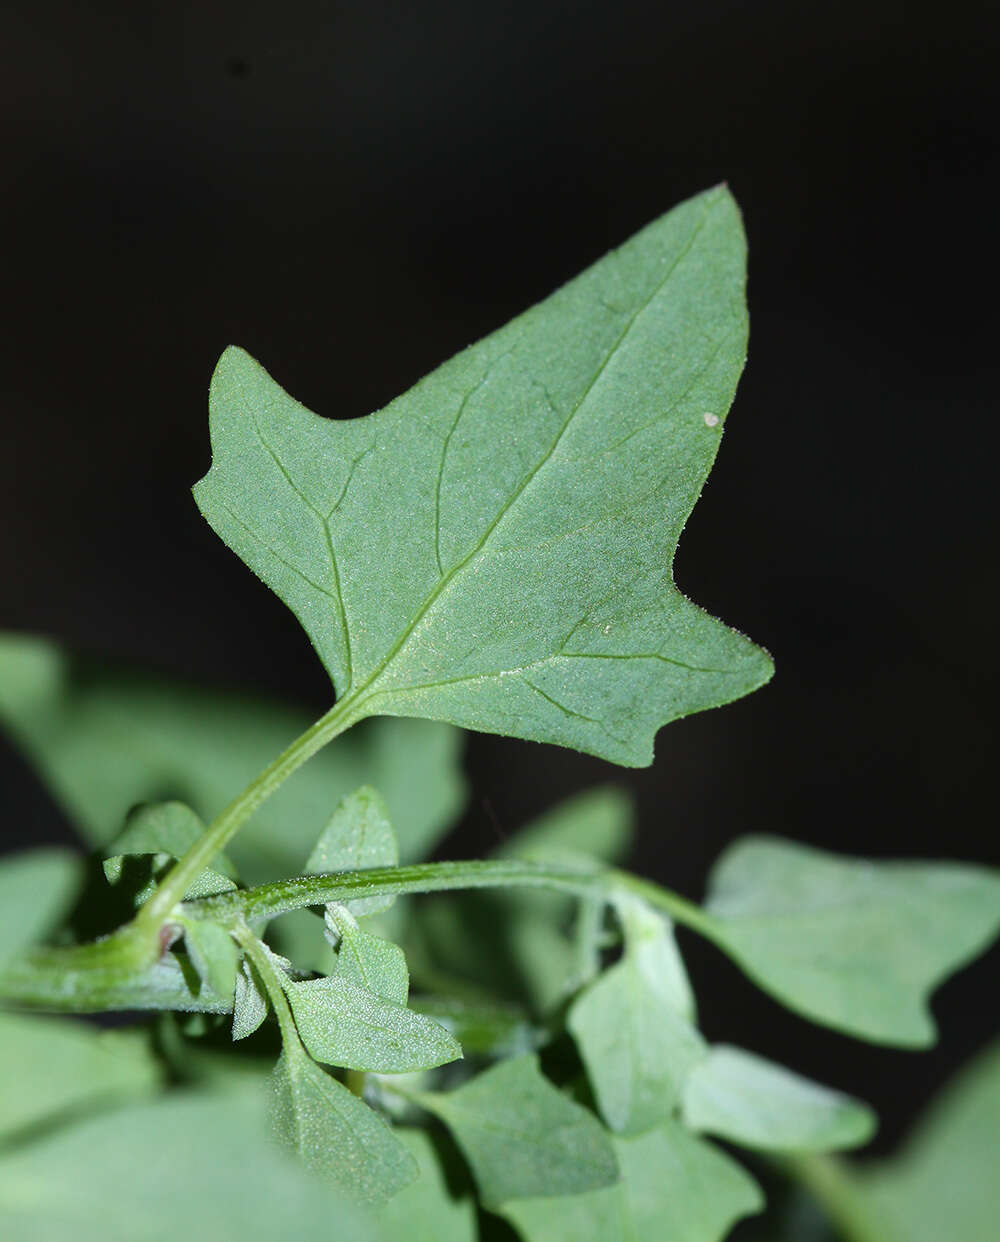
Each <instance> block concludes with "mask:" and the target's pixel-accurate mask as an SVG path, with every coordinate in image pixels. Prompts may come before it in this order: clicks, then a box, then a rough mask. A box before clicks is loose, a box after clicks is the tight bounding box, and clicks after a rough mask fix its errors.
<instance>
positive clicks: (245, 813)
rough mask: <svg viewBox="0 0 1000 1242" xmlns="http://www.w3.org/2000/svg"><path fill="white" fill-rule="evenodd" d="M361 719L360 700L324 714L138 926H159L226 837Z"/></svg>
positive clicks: (174, 876)
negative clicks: (331, 742) (294, 773)
mask: <svg viewBox="0 0 1000 1242" xmlns="http://www.w3.org/2000/svg"><path fill="white" fill-rule="evenodd" d="M359 718H360V710H359V704H358V701H357V700H356V699H351V698H347V699H342V700H341V701H340V702H339V703H337V704H336V705H335V706H334V707H332V708H331V709H330V710H329V711H328V712H327V713H326V715H325V716H321V717H320V719H319V720H317V721H316V723H315V724H314V725H311V726H310V728H308V729H306V731H305V733H303V734H301V735H300V736H299V737H297V738H296V739H295V741H294V742H292V744H291V745H290V746H289V747H287V748H286V749H285V750H283V751H282V752H281V754H280V755H279V756H278V757H277V759H275V760H274V761H273V762H272V763H270V764H268V766H267V767H266V768H265V769H264V770H263V772H261V773H260V775H259V776H257V777H256V778H255V779H254V780H253V781H251V782H250V784H249V785H248V786H247V787H246V789H244V790H243V792H242V793H241V794H240V795H239V796H238V797H236V798H234V799H233V801H232V802H230V804H229V805H228V806H227V807H226V809H225V810H224V811H223V812H222V813H221V814H220V815H219V816H218V817H217V818H216V819H214V820H213V821H212V823H211V824H209V826H208V828H207V829H206V830H205V832H204V834H203V836H202V837H201V838H200V839H199V840H198V841H196V842H195V843H194V845H193V846H192V847H191V848H190V849H189V850H188V852H187V853H186V854H185V855H184V857H183V858H182V859H181V860H180V861H179V862H178V863H177V864H176V865H175V866H174V867H172V868H171V870H170V871H169V872H168V873H167V875H166V876H165V877H164V879H163V881H162V883H161V884H160V886H159V888H158V889H157V890H156V892H155V893H154V894H153V896H152V897H151V898H150V899H149V901H147V902H146V904H145V905H144V906H143V908H142V909H141V910H140V911H139V914H138V915H137V916H136V920H135V921H136V925H137V926H138V927H140V928H141V929H143V931H144V932H146V933H147V934H151V933H153V932H154V931H156V930H158V929H159V927H160V925H161V924H162V923H163V922H164V920H165V919H167V918H168V917H169V916H170V913H171V911H172V910H173V908H174V907H175V906H176V905H177V903H178V902H180V901H182V900H183V898H184V894H185V893H186V892H187V890H188V888H189V887H190V885H191V883H192V882H193V881H194V880H195V879H196V878H197V877H198V876H199V875H200V874H201V872H202V871H204V869H205V868H206V867H207V866H209V865H210V864H211V862H212V860H213V859H214V858H215V856H216V855H217V854H218V853H219V851H220V850H222V849H224V848H225V846H226V844H227V842H229V841H230V840H232V838H233V837H234V836H235V835H236V833H237V832H238V831H239V829H240V828H241V827H242V826H243V824H244V823H245V822H246V821H247V820H248V819H249V818H250V816H251V815H252V814H253V813H254V811H255V810H256V809H257V808H258V807H259V806H260V805H261V803H262V802H264V801H265V799H267V798H269V797H270V796H271V794H273V793H274V792H275V791H276V790H277V789H278V787H279V786H280V785H281V784H282V783H283V782H284V781H286V780H287V779H288V777H289V776H291V774H292V773H293V772H294V771H295V770H296V768H299V767H301V766H302V764H303V763H305V761H306V760H307V759H309V758H311V757H312V756H313V755H314V754H315V753H316V752H317V751H318V750H320V749H322V747H324V746H325V745H326V744H327V742H330V741H332V740H333V739H334V738H335V737H337V735H338V734H340V733H343V732H344V730H345V729H347V728H349V727H350V725H352V724H354V722H355V721H356V720H358V719H359Z"/></svg>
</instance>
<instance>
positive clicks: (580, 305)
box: [195, 188, 771, 765]
mask: <svg viewBox="0 0 1000 1242" xmlns="http://www.w3.org/2000/svg"><path fill="white" fill-rule="evenodd" d="M744 249H745V247H744V239H743V233H742V228H741V225H740V219H739V213H738V210H737V208H736V205H735V203H734V202H733V200H732V198H731V197H730V195H729V193H728V192H727V191H726V190H725V189H724V188H720V189H715V190H711V191H709V192H708V193H706V194H703V195H701V196H699V197H697V198H694V199H692V200H690V201H689V202H687V203H684V204H682V205H681V206H680V207H678V208H676V209H675V210H674V211H672V212H670V213H669V214H668V215H666V216H664V217H662V218H661V219H659V220H657V221H655V222H654V223H653V224H651V225H650V226H649V227H648V228H646V229H644V230H643V231H642V232H641V233H639V234H638V235H637V236H636V237H634V238H633V239H632V240H631V241H629V242H628V243H626V245H624V246H623V247H622V248H621V249H620V250H617V251H614V252H612V253H611V254H609V255H608V256H607V257H605V258H604V259H602V260H601V261H600V262H598V263H596V264H595V265H594V266H593V267H591V268H590V269H589V270H587V271H586V272H584V273H583V275H581V276H579V277H578V278H577V279H576V280H574V281H572V282H571V283H570V284H568V285H566V286H565V287H564V288H562V289H560V290H558V292H556V293H555V294H553V295H552V296H551V297H550V298H549V299H548V300H547V301H545V302H543V303H541V304H540V305H538V306H535V307H533V308H532V309H531V310H529V311H527V312H526V313H525V314H523V315H521V316H520V317H519V318H517V319H515V320H513V321H512V322H511V323H510V324H508V325H507V326H506V327H505V328H503V329H501V330H500V331H499V332H496V333H494V334H493V335H492V336H490V337H488V338H486V339H485V340H483V341H480V342H479V343H478V344H477V345H474V346H472V347H471V348H470V349H467V350H465V351H464V352H462V353H460V354H458V355H457V356H456V357H455V358H453V359H452V360H451V361H450V362H447V363H445V364H444V365H443V366H441V367H439V368H438V370H436V371H435V372H433V374H431V375H430V376H428V377H427V378H426V379H424V380H422V381H421V382H420V383H419V384H417V385H416V387H415V388H413V389H411V391H410V392H408V393H406V394H405V395H404V396H402V397H400V398H399V399H398V400H396V401H394V402H393V403H392V404H391V405H389V406H387V407H386V408H385V409H384V410H380V411H379V412H378V413H376V414H373V415H371V416H370V417H367V418H360V419H354V420H351V421H344V422H333V421H328V420H326V419H323V418H320V417H318V416H317V415H315V414H313V413H311V412H310V411H309V410H307V409H305V408H304V407H303V406H301V405H299V404H298V403H297V402H295V401H293V400H292V398H291V397H289V396H288V395H287V394H286V393H285V392H284V391H283V390H282V389H281V388H279V387H278V385H277V384H276V383H275V382H274V381H273V380H272V379H271V378H270V377H269V376H268V375H267V373H266V372H265V371H264V370H263V369H262V368H261V367H260V366H258V364H257V363H256V362H254V361H253V360H252V359H251V358H249V357H248V356H247V355H246V354H245V353H243V352H242V351H240V350H238V349H229V350H227V351H226V353H225V354H224V355H223V356H222V359H221V361H220V362H219V365H218V367H217V369H216V372H215V375H214V377H213V380H212V389H211V430H212V468H211V470H210V471H209V473H208V474H207V475H206V476H205V478H204V479H202V481H201V482H200V483H199V484H198V485H197V487H196V488H195V496H196V499H197V501H198V504H199V506H200V508H201V511H202V513H203V514H204V515H205V517H206V518H207V519H208V521H209V522H210V523H211V525H212V526H213V527H214V529H215V530H216V531H217V532H218V533H219V535H221V537H222V538H223V539H224V540H225V542H226V543H227V544H228V545H229V546H230V547H231V548H232V549H233V550H234V551H235V552H236V553H237V554H238V555H239V556H241V557H242V558H243V560H244V561H245V562H246V563H247V564H248V565H249V566H250V567H251V568H252V569H253V570H254V572H255V573H257V574H259V575H260V577H261V578H263V579H264V581H265V582H267V583H268V585H269V586H271V587H272V589H273V590H275V591H276V592H277V593H278V594H279V595H280V596H281V598H282V599H283V600H285V602H286V603H287V604H288V605H289V607H290V608H291V609H292V610H293V612H294V613H295V614H296V616H297V617H298V618H299V620H300V621H301V622H302V624H303V626H304V627H305V629H306V631H307V632H308V634H309V637H310V639H311V640H312V643H313V645H314V647H315V648H316V651H317V652H318V654H319V656H320V658H321V660H322V661H323V663H324V664H325V666H326V668H327V671H328V672H329V674H330V676H331V678H332V679H333V683H334V686H335V689H336V691H337V694H338V696H339V697H340V698H341V699H342V700H344V701H345V705H346V703H347V702H349V703H350V705H351V714H352V716H353V718H355V719H358V718H360V717H363V716H371V715H390V716H424V717H430V718H432V719H436V720H449V721H452V722H454V723H457V724H461V725H465V726H467V727H469V728H473V729H480V730H484V731H486V732H492V733H504V734H509V735H511V736H515V737H523V738H531V739H535V740H538V741H548V742H557V743H560V744H562V745H566V746H572V747H575V748H576V749H578V750H583V751H589V752H591V753H593V754H597V755H601V756H603V757H605V758H608V759H611V760H614V761H616V762H619V763H624V764H631V765H643V764H648V763H649V762H651V760H652V753H653V735H654V734H655V732H656V730H657V729H658V728H659V727H660V726H661V725H662V724H664V723H666V722H667V721H669V720H673V719H675V718H676V717H678V716H684V715H687V714H689V713H691V712H694V711H698V710H700V709H702V708H706V707H713V706H716V705H718V704H720V703H725V702H728V701H729V700H731V699H734V698H737V697H738V696H740V695H742V694H746V693H748V692H749V691H751V690H753V689H755V688H756V687H757V686H759V685H761V684H762V683H763V682H764V681H766V680H767V679H768V677H769V676H770V674H771V662H770V660H769V659H768V657H767V656H766V655H765V654H764V653H763V652H762V651H760V650H759V649H758V648H756V647H754V646H753V645H752V644H750V643H749V642H747V640H746V639H744V638H742V637H741V636H740V635H738V634H736V633H735V632H733V631H732V630H730V629H728V628H726V627H725V626H724V625H721V624H720V623H719V622H717V621H715V620H714V619H713V618H711V617H709V616H707V615H706V614H705V613H703V612H702V611H701V610H700V609H698V608H696V607H695V606H694V605H693V604H692V603H691V602H690V601H689V600H687V599H686V598H685V597H684V596H683V595H682V594H681V593H680V592H679V591H678V590H677V588H676V586H675V585H674V583H673V580H672V575H671V568H670V566H671V561H672V558H673V554H674V549H675V547H676V544H677V540H678V538H679V537H680V533H681V530H682V528H683V526H684V523H685V521H686V520H687V517H688V514H689V513H690V511H691V508H692V506H693V505H694V503H695V501H696V500H697V497H698V494H699V492H700V490H701V487H702V484H703V483H704V481H705V476H706V475H707V473H708V471H709V469H710V467H711V464H712V461H713V459H714V457H715V453H716V450H717V448H718V443H719V435H720V430H721V427H722V423H723V421H724V419H725V415H726V412H727V411H728V409H729V405H730V402H731V401H732V397H733V393H734V391H735V388H736V382H737V379H738V377H739V374H740V370H741V368H742V365H743V360H744V355H745V350H746V331H747V327H746V312H745V306H744V300H743V283H744Z"/></svg>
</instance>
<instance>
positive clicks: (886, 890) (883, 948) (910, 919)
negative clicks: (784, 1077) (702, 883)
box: [705, 836, 1000, 1048]
mask: <svg viewBox="0 0 1000 1242" xmlns="http://www.w3.org/2000/svg"><path fill="white" fill-rule="evenodd" d="M705 909H706V913H707V915H708V916H709V920H708V924H707V927H706V931H707V932H708V933H709V934H710V935H711V936H712V938H713V939H714V940H715V941H716V942H717V943H718V944H719V945H720V947H722V948H723V949H725V950H726V952H728V953H729V954H730V955H731V956H732V957H733V958H734V959H735V960H736V961H737V962H738V963H739V964H740V966H742V967H743V969H744V970H745V971H746V972H747V974H749V975H750V977H751V978H752V979H753V980H754V981H755V982H756V983H757V984H758V985H759V986H761V987H763V988H764V989H765V990H767V991H768V992H770V993H771V994H772V995H774V996H776V997H777V998H778V999H779V1000H780V1001H782V1002H783V1003H784V1004H786V1005H787V1006H788V1007H789V1008H791V1009H794V1010H796V1011H797V1012H798V1013H802V1014H804V1015H805V1016H806V1017H808V1018H811V1019H812V1020H813V1021H815V1022H821V1023H824V1024H825V1025H827V1026H832V1027H834V1028H835V1029H837V1030H841V1031H845V1032H847V1033H848V1034H851V1035H855V1036H858V1037H860V1038H862V1039H869V1040H872V1041H873V1042H875V1043H885V1044H895V1045H898V1046H901V1047H917V1048H919V1047H926V1046H927V1045H928V1044H931V1043H933V1042H934V1040H935V1038H936V1029H935V1026H934V1021H933V1018H932V1017H931V1014H930V1012H929V1009H928V1004H927V999H928V996H929V994H930V993H931V991H932V990H933V989H934V988H935V987H936V986H937V985H938V984H939V983H940V982H942V980H944V979H945V978H947V976H948V975H949V974H951V973H952V972H953V971H955V970H957V969H958V968H959V967H960V966H963V965H964V964H965V963H966V962H968V961H970V960H971V959H972V958H973V957H974V956H975V955H976V954H977V953H979V952H981V951H982V950H983V949H984V948H985V947H986V946H987V945H988V944H989V943H990V941H991V940H993V938H994V937H995V936H996V934H997V932H998V931H1000V873H997V872H996V871H994V870H991V869H990V868H987V867H980V866H973V865H971V864H963V863H950V862H935V863H929V862H911V861H906V862H872V861H870V860H868V859H861V858H846V857H838V856H837V855H834V854H828V853H826V852H825V851H823V850H818V849H814V848H812V847H810V846H806V845H798V844H795V843H794V842H791V841H783V840H781V839H780V838H777V837H765V836H760V837H746V838H744V839H743V840H741V841H737V842H736V843H735V844H734V845H733V846H731V847H730V848H729V849H728V850H727V851H726V853H725V854H724V855H723V856H722V858H721V859H720V860H719V861H718V863H716V865H715V867H714V868H713V870H712V875H711V878H710V881H709V899H708V901H707V903H706V906H705Z"/></svg>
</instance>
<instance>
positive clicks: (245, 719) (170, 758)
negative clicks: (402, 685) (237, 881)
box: [0, 633, 465, 884]
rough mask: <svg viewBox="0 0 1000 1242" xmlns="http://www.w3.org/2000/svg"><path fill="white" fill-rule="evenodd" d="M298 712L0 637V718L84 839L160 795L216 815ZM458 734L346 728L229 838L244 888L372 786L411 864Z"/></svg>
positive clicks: (392, 725)
mask: <svg viewBox="0 0 1000 1242" xmlns="http://www.w3.org/2000/svg"><path fill="white" fill-rule="evenodd" d="M311 723H312V718H311V716H309V715H308V714H307V713H305V712H302V711H300V710H298V709H296V708H292V707H289V706H288V705H287V704H284V703H281V702H269V701H268V700H266V699H255V698H251V697H250V696H248V695H244V694H234V693H230V692H227V691H222V690H214V689H207V688H205V687H202V686H191V685H185V684H183V683H182V682H178V681H177V680H176V679H171V680H170V681H165V680H163V679H161V678H157V677H153V676H149V675H144V674H139V673H136V672H133V671H131V670H129V671H122V670H120V669H117V668H115V667H114V666H109V665H106V664H97V663H95V662H92V661H90V660H87V659H83V658H81V657H78V656H74V655H72V654H70V653H69V652H67V651H65V650H64V649H63V648H61V647H59V646H58V645H57V644H55V643H51V642H48V641H47V640H45V639H40V638H34V637H30V636H27V635H22V634H5V633H0V725H2V726H3V727H4V728H6V729H8V730H9V731H10V733H11V735H12V737H13V739H14V741H15V742H16V743H17V745H18V746H19V747H20V748H21V749H22V751H23V752H24V753H25V755H26V756H27V757H28V759H29V760H30V761H31V762H32V763H33V764H34V766H35V768H36V770H37V771H38V772H39V775H40V776H41V777H42V779H43V780H44V781H45V782H46V783H47V785H48V786H49V788H50V789H51V790H52V792H53V795H54V796H55V797H56V799H57V801H58V802H59V803H60V804H61V805H62V807H63V808H64V809H65V810H66V812H67V814H68V815H69V817H70V818H71V819H72V820H73V821H74V822H75V823H76V825H77V826H78V827H79V829H80V831H81V832H82V833H83V835H84V836H85V837H86V839H87V840H88V841H90V842H91V843H92V844H94V845H97V846H101V845H104V844H105V843H106V842H107V841H109V840H110V839H111V838H112V837H113V836H114V834H115V833H116V832H117V831H118V830H119V826H120V825H121V824H122V823H123V822H124V821H125V816H126V814H127V813H128V811H129V809H130V808H131V807H133V806H135V805H136V803H140V802H149V801H151V800H154V799H157V798H162V797H163V796H164V793H168V794H170V795H172V796H173V797H179V798H181V799H183V801H185V802H186V803H188V804H190V806H191V807H192V808H193V809H194V810H195V811H196V812H197V813H198V814H199V815H201V816H212V815H214V814H216V812H217V811H218V809H219V807H222V806H225V805H226V803H227V802H228V801H229V799H230V798H231V797H232V796H233V792H234V790H238V789H243V788H244V787H245V786H246V785H247V784H249V782H250V781H252V780H253V778H254V777H255V776H256V775H257V773H258V772H259V771H260V770H261V769H262V768H263V767H264V766H265V765H266V764H267V763H269V762H270V761H271V759H273V757H274V756H275V755H276V754H278V753H279V752H280V751H281V750H283V749H284V747H285V746H287V745H288V742H289V739H290V738H293V737H295V736H296V735H298V734H300V733H302V732H303V730H305V729H306V728H308V726H309V725H310V724H311ZM461 746H462V736H461V734H460V733H459V731H458V730H456V729H452V728H450V727H449V726H448V725H444V724H438V723H436V722H433V721H414V720H392V719H386V720H379V721H373V722H370V723H367V724H363V725H361V726H360V727H358V728H355V729H351V731H350V733H349V734H346V735H345V736H344V737H342V738H340V740H339V741H338V743H337V745H336V746H328V747H327V748H326V749H325V750H323V751H322V752H321V753H320V754H318V755H315V756H314V757H313V759H312V760H311V762H310V763H308V764H306V765H305V766H304V767H302V768H300V770H299V771H298V772H296V773H295V774H294V775H293V776H292V777H291V778H290V779H289V780H288V781H286V782H285V784H284V785H282V787H281V789H279V790H278V791H277V793H275V794H274V795H273V796H272V797H271V798H269V799H268V801H267V802H266V803H265V805H264V806H262V807H260V808H259V809H258V810H257V811H256V812H255V814H254V816H253V819H251V820H250V822H249V823H247V824H246V825H245V826H244V828H243V829H242V830H241V832H240V835H239V836H238V837H237V838H236V840H235V841H234V842H233V843H232V845H231V846H230V852H231V855H232V857H233V859H234V861H235V862H236V864H237V865H238V867H239V870H240V874H241V875H242V876H243V878H244V880H245V881H246V882H247V883H248V884H259V883H262V882H264V881H266V880H274V879H279V878H282V877H284V876H288V875H293V874H295V872H296V871H297V870H298V868H299V867H300V866H301V865H302V859H303V858H304V857H305V856H306V854H307V853H308V851H309V849H310V848H311V846H312V844H313V842H314V841H315V840H316V837H317V836H318V835H319V833H320V831H321V829H322V827H323V824H324V823H325V822H326V821H327V819H328V818H329V814H330V807H331V806H332V805H334V804H335V803H336V802H337V800H338V799H339V798H342V797H343V796H344V795H345V794H347V793H349V792H350V791H351V790H352V789H355V788H357V786H358V785H360V784H361V783H362V782H363V781H371V782H372V784H373V785H375V786H376V788H378V789H379V790H381V792H382V795H383V797H384V798H385V800H386V803H387V805H388V807H389V810H390V813H391V815H392V820H393V825H394V827H395V830H396V834H397V836H398V837H399V840H400V842H401V845H400V853H401V855H402V857H403V858H404V859H405V860H407V861H410V860H412V859H414V858H417V857H422V856H423V855H424V854H426V853H427V852H428V851H429V850H430V849H432V848H433V846H434V844H435V843H436V842H437V841H438V840H440V838H441V836H442V835H443V833H444V831H445V830H446V829H447V828H448V827H449V826H450V825H451V823H452V822H453V820H454V819H455V817H456V815H457V813H458V811H459V810H460V808H461V805H462V802H463V799H464V792H465V791H464V783H463V779H462V774H461V768H460V754H461Z"/></svg>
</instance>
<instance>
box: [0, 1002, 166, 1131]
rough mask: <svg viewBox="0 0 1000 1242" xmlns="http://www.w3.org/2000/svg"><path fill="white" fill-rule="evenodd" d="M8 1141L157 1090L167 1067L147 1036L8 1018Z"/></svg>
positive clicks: (3, 1095) (3, 1037)
mask: <svg viewBox="0 0 1000 1242" xmlns="http://www.w3.org/2000/svg"><path fill="white" fill-rule="evenodd" d="M0 1065H3V1066H4V1067H5V1068H4V1072H3V1073H2V1074H0V1139H3V1140H4V1141H5V1142H10V1141H11V1139H13V1138H16V1137H17V1135H18V1132H19V1131H24V1130H27V1129H28V1128H29V1127H33V1126H38V1125H39V1124H40V1123H51V1122H53V1121H56V1120H64V1119H66V1118H69V1117H72V1116H76V1115H79V1114H81V1113H82V1112H84V1111H86V1110H92V1109H94V1108H97V1107H101V1106H106V1105H108V1104H110V1103H117V1102H119V1101H121V1100H122V1099H127V1098H128V1097H129V1096H134V1095H144V1094H147V1093H149V1092H151V1091H153V1090H154V1089H155V1088H156V1087H157V1086H158V1084H159V1081H160V1070H159V1066H158V1064H157V1062H156V1060H155V1058H154V1057H153V1055H152V1052H151V1050H150V1043H149V1040H148V1038H147V1037H146V1035H145V1032H140V1031H100V1030H98V1029H97V1028H96V1027H93V1026H89V1025H87V1024H86V1023H84V1022H76V1021H71V1020H69V1019H66V1018H38V1017H34V1016H28V1015H25V1014H12V1013H5V1014H0Z"/></svg>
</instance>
